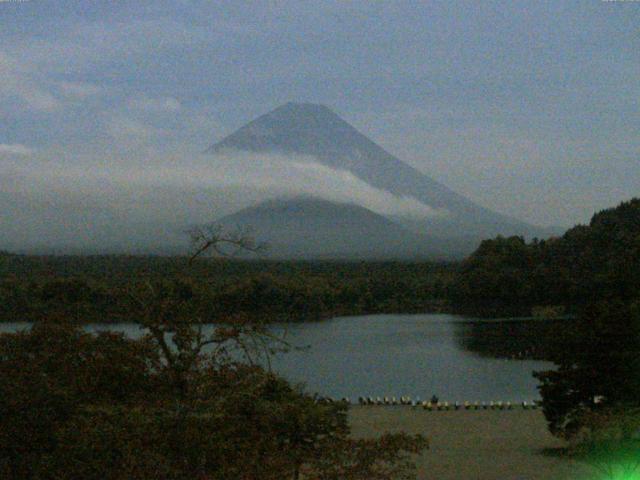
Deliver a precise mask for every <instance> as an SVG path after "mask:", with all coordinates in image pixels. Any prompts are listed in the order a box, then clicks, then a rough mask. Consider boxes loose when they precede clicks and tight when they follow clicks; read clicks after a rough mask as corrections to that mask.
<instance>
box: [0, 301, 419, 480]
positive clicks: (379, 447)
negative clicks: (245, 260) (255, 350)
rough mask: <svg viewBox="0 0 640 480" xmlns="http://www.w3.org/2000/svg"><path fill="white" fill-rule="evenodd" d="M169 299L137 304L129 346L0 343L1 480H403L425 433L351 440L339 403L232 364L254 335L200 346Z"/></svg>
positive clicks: (35, 336) (40, 332)
mask: <svg viewBox="0 0 640 480" xmlns="http://www.w3.org/2000/svg"><path fill="white" fill-rule="evenodd" d="M180 295H181V293H180V291H172V292H160V291H159V290H158V289H153V292H152V294H150V296H149V297H148V298H147V299H140V300H141V304H142V305H143V307H144V311H145V312H146V315H147V316H146V317H145V319H144V322H146V323H145V325H146V326H147V327H148V329H149V332H150V333H149V335H147V336H145V337H144V338H143V339H141V340H131V339H127V338H125V337H123V336H122V335H119V334H112V333H102V334H99V335H91V334H87V333H83V332H82V331H81V330H80V329H79V327H77V326H71V325H69V324H58V323H55V322H40V323H36V324H35V325H34V326H33V328H32V329H31V331H28V332H20V333H15V334H4V335H1V336H0V477H1V478H3V479H7V480H29V479H34V480H49V479H51V480H54V479H55V480H67V479H78V478H82V479H85V480H102V479H109V480H125V479H139V480H147V479H148V480H151V479H153V480H155V479H158V478H162V479H175V480H183V479H184V480H187V479H189V480H191V479H194V478H207V479H228V478H261V479H274V480H275V479H284V478H292V479H294V478H301V477H300V475H301V472H303V471H304V477H303V478H305V479H313V478H315V479H325V478H346V479H354V480H355V479H365V478H380V479H383V478H384V479H390V478H408V477H406V475H409V474H410V473H411V471H412V465H411V463H410V462H408V455H410V454H411V453H417V452H420V451H421V450H422V449H423V448H424V447H425V446H426V443H425V440H424V439H423V438H421V437H407V436H402V435H401V436H396V437H383V439H381V440H379V441H378V440H371V441H360V440H353V439H351V438H350V437H349V428H348V425H347V420H346V409H347V406H346V404H343V403H333V404H324V403H321V402H318V401H317V400H316V399H315V398H314V397H312V396H309V395H307V394H305V393H304V392H302V391H301V390H299V389H296V388H293V387H291V386H290V385H289V384H288V383H287V382H286V381H284V380H283V379H281V378H278V377H276V376H275V375H273V374H271V373H269V372H267V371H264V370H263V369H262V368H260V367H257V366H255V365H252V364H250V363H238V362H237V361H233V360H231V358H230V357H228V356H227V355H225V354H224V353H221V352H224V351H225V346H226V345H228V344H234V343H241V342H243V339H246V338H247V335H249V334H251V332H252V330H251V329H248V328H246V327H244V326H242V325H238V326H234V327H229V326H226V327H220V328H219V329H218V330H217V331H216V332H215V333H214V334H213V335H212V336H211V337H207V338H205V337H203V336H202V335H201V334H200V333H199V330H198V329H197V326H196V324H194V323H192V322H191V323H190V322H189V321H188V320H187V318H186V317H184V316H183V315H184V312H183V311H182V310H181V309H180V308H179V307H180V305H181V304H182V302H183V301H181V300H178V299H179V298H181V297H180ZM141 311H142V307H141ZM158 316H159V317H158ZM158 318H160V319H158ZM257 331H258V329H254V330H253V332H254V333H255V332H257ZM171 336H173V343H170V340H169V338H170V337H171ZM206 345H209V346H213V347H214V348H213V350H212V352H214V353H209V354H205V353H203V347H204V346H206ZM167 347H168V348H167ZM343 449H344V451H343ZM349 452H352V453H349ZM329 471H330V472H338V471H339V472H343V473H345V475H342V476H340V477H336V476H331V475H330V474H328V473H327V472H329ZM385 472H394V474H395V473H397V474H398V476H389V475H390V474H389V475H387V474H386V473H385Z"/></svg>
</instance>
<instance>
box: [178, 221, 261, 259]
mask: <svg viewBox="0 0 640 480" xmlns="http://www.w3.org/2000/svg"><path fill="white" fill-rule="evenodd" d="M187 233H188V234H189V236H190V237H191V244H192V246H193V253H192V254H191V256H190V257H189V264H191V263H193V261H194V260H195V259H196V258H198V257H199V256H202V255H204V254H205V253H207V252H213V253H215V254H217V255H219V256H223V257H234V256H236V255H237V254H239V253H241V252H251V253H260V252H263V251H264V250H266V248H267V245H266V244H265V243H259V242H256V241H255V238H254V236H253V232H252V230H251V229H250V228H241V227H238V228H237V229H235V230H228V229H226V228H224V227H223V226H221V225H216V224H210V225H204V226H198V227H194V228H192V229H191V230H189V231H188V232H187ZM227 249H230V251H229V250H227Z"/></svg>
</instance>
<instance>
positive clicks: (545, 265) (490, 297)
mask: <svg viewBox="0 0 640 480" xmlns="http://www.w3.org/2000/svg"><path fill="white" fill-rule="evenodd" d="M639 289H640V199H637V198H635V199H633V200H630V201H628V202H624V203H622V204H620V205H619V206H617V207H616V208H612V209H608V210H603V211H601V212H599V213H596V214H595V215H594V216H593V218H592V219H591V222H590V223H589V225H587V226H583V225H579V226H576V227H574V228H572V229H570V230H568V231H567V232H566V233H565V234H564V235H563V236H562V237H559V238H552V239H549V240H540V241H538V240H535V239H534V240H533V241H532V242H530V243H527V242H525V240H524V239H523V238H522V237H509V238H504V237H497V238H495V239H493V240H485V241H483V242H482V244H481V245H480V247H479V248H478V249H477V250H476V251H475V252H474V253H473V254H472V255H471V256H470V257H469V258H467V259H466V260H465V261H464V262H462V264H461V265H460V268H459V270H458V273H457V274H456V277H455V280H454V282H453V283H452V285H451V290H450V291H449V300H450V302H451V304H452V305H453V306H455V307H456V309H458V310H461V311H464V312H472V313H474V314H480V315H501V316H504V315H531V314H535V313H537V312H543V313H544V312H547V313H548V312H552V313H556V314H558V313H560V314H562V313H568V314H571V313H574V312H576V311H579V310H580V309H581V308H582V307H584V306H585V305H587V304H589V303H592V302H594V301H597V300H607V301H620V302H624V303H629V302H630V301H631V300H632V299H633V298H637V296H638V293H639V291H640V290H639Z"/></svg>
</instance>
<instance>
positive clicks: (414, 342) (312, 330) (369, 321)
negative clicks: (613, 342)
mask: <svg viewBox="0 0 640 480" xmlns="http://www.w3.org/2000/svg"><path fill="white" fill-rule="evenodd" d="M468 321H469V320H468V319H465V318H464V317H460V316H455V315H446V314H425V315H366V316H357V317H339V318H334V319H332V320H327V321H322V322H310V323H299V324H287V325H275V326H274V327H273V330H274V331H275V333H279V334H281V335H283V336H285V338H286V340H287V341H289V342H290V343H292V344H293V345H297V346H309V348H307V349H304V350H303V351H292V352H289V353H286V354H281V355H278V356H276V357H275V358H274V359H272V368H273V369H274V370H275V371H277V372H279V373H280V374H282V375H283V376H284V377H286V378H288V379H289V380H291V381H293V382H302V383H304V384H305V385H306V388H307V390H308V391H311V392H318V393H320V394H321V395H329V396H332V397H338V398H340V397H351V398H352V399H355V398H357V397H358V396H384V395H388V396H396V397H398V396H401V395H410V396H412V397H416V396H420V397H421V398H428V397H430V396H431V395H433V394H436V395H438V396H439V397H440V399H442V400H449V401H465V400H469V401H476V400H477V401H491V400H503V401H507V400H509V401H522V400H532V399H536V398H539V395H538V393H537V390H536V380H535V379H534V378H533V377H532V376H531V372H532V371H534V370H545V369H549V368H552V367H553V365H552V364H550V363H548V362H540V361H529V360H503V359H495V358H486V357H481V356H479V355H476V354H474V353H471V352H469V351H466V350H465V349H463V348H462V346H461V344H462V341H461V340H463V339H462V338H461V337H462V336H464V335H469V334H470V332H471V330H470V329H467V328H465V325H466V324H467V322H468ZM19 328H28V324H16V323H13V324H0V331H15V330H16V329H19ZM87 328H88V329H89V330H90V331H103V330H115V331H122V332H124V333H126V334H127V335H130V336H132V337H138V336H140V335H141V334H142V333H143V332H142V330H141V329H140V328H139V327H138V326H137V325H135V324H113V325H97V324H96V325H90V326H88V327H87Z"/></svg>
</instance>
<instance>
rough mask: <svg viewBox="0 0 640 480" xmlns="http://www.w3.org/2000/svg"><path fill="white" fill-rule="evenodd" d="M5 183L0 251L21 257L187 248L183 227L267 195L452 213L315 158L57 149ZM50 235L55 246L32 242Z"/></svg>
mask: <svg viewBox="0 0 640 480" xmlns="http://www.w3.org/2000/svg"><path fill="white" fill-rule="evenodd" d="M0 179H1V180H0V211H3V212H5V213H6V215H5V217H6V226H5V225H3V230H2V232H0V248H14V249H15V248H19V249H20V250H23V251H24V250H29V249H38V248H40V249H42V248H43V247H44V248H49V249H50V248H51V247H53V246H63V247H64V248H65V249H66V250H67V251H68V250H74V249H75V250H78V249H80V250H84V251H87V249H89V250H91V249H94V250H100V251H105V249H106V250H109V249H111V250H118V251H132V250H134V249H137V251H143V250H145V249H146V251H149V249H153V248H155V247H157V246H163V245H164V246H166V245H172V246H175V245H183V246H186V242H187V237H186V236H185V234H184V231H185V230H186V229H187V228H189V227H190V226H192V225H194V224H200V223H209V222H212V221H215V220H216V219H219V218H221V217H223V216H224V215H227V214H229V213H232V212H234V211H237V210H239V209H241V208H245V207H248V206H250V205H255V204H257V203H259V202H262V201H265V200H268V199H272V198H277V197H290V196H299V195H306V196H314V197H319V198H324V199H328V200H332V201H335V202H343V203H354V204H358V205H362V206H364V207H366V208H369V209H371V210H373V211H375V212H377V213H381V214H384V215H404V216H409V217H419V218H424V217H432V216H440V215H446V212H444V211H441V210H436V209H433V208H431V207H429V206H428V205H425V204H423V203H420V202H419V201H417V200H416V199H414V198H411V197H398V196H396V195H393V194H391V193H389V192H386V191H383V190H379V189H376V188H374V187H372V186H370V185H368V184H367V183H365V182H363V181H362V180H360V179H358V178H357V177H355V176H353V175H352V174H351V173H349V172H346V171H343V170H335V169H332V168H329V167H326V166H324V165H321V164H319V163H316V162H314V159H313V158H308V157H295V158H294V157H287V156H278V155H251V154H228V155H222V156H217V157H214V156H211V155H198V154H195V155H193V156H190V155H184V154H180V155H165V156H159V157H156V156H145V155H137V156H136V155H127V156H123V157H122V158H119V157H116V156H115V155H112V156H106V155H79V154H73V153H70V152H68V151H66V152H65V151H63V150H60V151H57V150H56V151H53V150H50V151H37V152H34V153H33V155H32V158H31V161H30V162H29V165H25V164H24V163H21V162H19V161H18V159H17V158H14V159H13V161H12V160H11V159H8V161H7V162H6V163H5V165H4V166H3V174H2V176H1V177H0ZM3 221H4V219H3ZM42 238H46V242H47V245H40V244H36V243H34V242H36V240H37V239H42ZM38 241H39V240H38ZM134 247H135V248H134Z"/></svg>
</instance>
